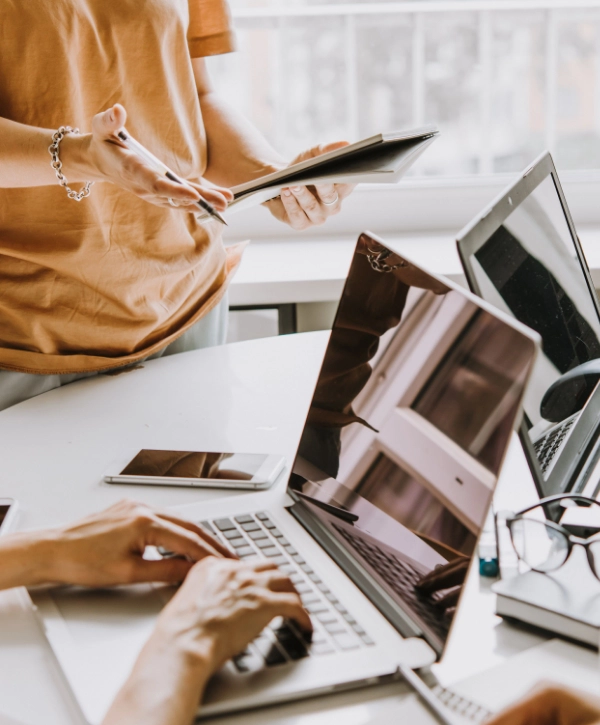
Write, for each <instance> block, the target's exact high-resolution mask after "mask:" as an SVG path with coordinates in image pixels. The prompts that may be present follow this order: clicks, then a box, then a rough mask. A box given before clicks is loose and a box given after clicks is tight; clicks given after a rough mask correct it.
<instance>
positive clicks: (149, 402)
mask: <svg viewBox="0 0 600 725" xmlns="http://www.w3.org/2000/svg"><path fill="white" fill-rule="evenodd" d="M327 339H328V333H327V332H317V333H306V334H301V335H290V336H284V337H277V338H266V339H263V340H253V341H250V342H244V343H237V344H234V345H227V346H223V347H220V348H211V349H205V350H200V351H197V352H190V353H185V354H182V355H174V356H171V357H167V358H163V359H160V360H154V361H151V362H146V363H144V364H143V366H142V367H141V368H140V369H136V370H133V371H131V372H128V373H122V374H120V375H101V376H98V377H96V378H91V379H88V380H83V381H79V382H76V383H73V384H71V385H68V386H65V387H63V388H60V389H58V390H54V391H52V392H50V393H46V394H44V395H41V396H39V397H37V398H34V399H32V400H29V401H26V402H24V403H21V404H20V405H17V406H14V407H13V408H9V409H8V410H5V411H3V412H2V413H0V441H1V443H0V481H1V485H0V496H9V497H13V498H16V499H17V500H18V501H19V504H20V507H21V512H20V516H19V519H18V521H17V528H19V529H21V530H23V529H32V528H41V527H49V526H53V525H57V524H59V523H63V522H67V521H72V520H74V519H76V518H78V517H81V516H83V515H86V514H88V513H90V512H92V511H96V510H99V509H101V508H104V507H106V506H108V505H110V504H111V503H113V502H115V501H117V500H119V499H121V498H123V497H124V496H127V497H132V498H137V499H139V500H141V501H144V502H146V503H149V504H152V505H156V506H174V505H178V504H184V503H190V502H199V501H202V500H208V499H212V498H216V497H218V496H220V497H224V496H227V495H231V494H229V493H227V492H223V491H214V490H212V491H210V490H199V489H190V488H174V487H153V486H114V485H109V484H105V483H103V481H102V475H103V472H104V471H105V469H106V467H107V466H108V465H109V463H110V461H111V460H112V459H113V458H115V457H116V456H117V455H118V454H119V451H122V450H124V449H131V448H136V449H137V448H139V449H141V448H144V447H149V448H170V447H173V448H175V449H182V450H186V449H188V450H202V449H206V450H232V451H240V452H257V453H281V454H283V455H284V456H285V457H286V460H287V462H288V466H289V465H290V464H291V462H292V461H293V458H294V455H295V451H296V446H297V444H298V441H299V438H300V435H301V433H302V427H303V424H304V418H305V415H306V412H307V410H308V406H309V404H310V400H311V397H312V392H313V387H314V385H315V382H316V378H317V375H318V371H319V368H320V364H321V360H322V355H323V352H324V349H325V345H326V342H327ZM505 471H508V473H507V474H506V480H507V481H508V480H509V479H510V481H512V480H513V479H514V478H515V475H516V476H517V478H518V477H519V476H521V477H522V476H527V475H528V472H527V471H526V469H525V466H524V461H523V460H521V458H519V451H518V446H517V447H516V448H513V450H512V454H511V457H510V458H509V461H508V468H505ZM503 478H504V476H503ZM286 480H287V476H281V477H280V478H279V480H278V483H277V486H278V487H279V490H280V493H281V494H283V492H284V489H285V483H286ZM501 483H502V482H501ZM237 495H245V496H252V495H254V494H252V493H245V494H240V493H239V492H238V494H237ZM541 641H542V640H541V639H540V638H539V637H537V636H535V635H530V634H525V633H523V632H521V631H518V630H515V629H513V628H511V627H510V626H508V625H506V624H504V623H501V622H500V620H498V618H496V617H494V615H493V596H492V595H491V594H490V593H489V591H487V589H486V585H485V584H483V585H480V583H479V578H478V577H477V576H472V577H471V579H470V581H469V583H468V587H467V593H466V597H465V598H464V604H463V606H462V607H461V616H460V617H459V618H458V621H457V622H456V624H455V627H454V630H453V634H452V637H451V641H450V644H449V647H448V650H447V655H446V656H445V658H444V662H443V663H442V664H441V665H438V666H436V667H437V668H438V672H439V675H440V676H441V679H442V681H443V682H444V684H445V683H446V682H451V681H452V680H457V679H460V678H462V677H465V676H468V675H470V674H473V673H474V672H476V671H478V670H481V669H483V668H484V667H489V666H492V665H494V664H496V663H498V662H500V661H502V660H503V659H505V658H506V657H507V656H508V655H510V654H512V653H515V652H518V651H521V650H523V649H526V648H528V647H531V646H533V645H535V644H538V643H539V642H541ZM401 693H402V687H401V686H400V685H392V686H386V687H385V688H371V689H369V690H361V691H358V692H356V693H352V694H343V695H336V696H332V697H327V698H323V697H321V698H318V699H316V700H311V701H306V702H302V703H292V704H289V705H286V706H284V707H278V708H270V709H268V710H263V711H257V712H254V713H249V714H245V715H243V716H238V717H232V718H227V719H220V720H219V722H220V723H222V724H223V725H225V723H227V722H235V723H239V724H240V725H241V723H244V725H252V723H256V724H257V725H258V724H259V723H260V724H261V725H262V724H263V723H265V722H267V721H270V722H277V723H285V724H286V725H292V723H293V724H294V725H300V721H302V725H321V723H323V724H324V723H325V722H327V723H328V724H329V723H331V722H342V721H343V722H344V723H345V725H363V723H366V722H367V721H368V720H369V719H370V718H371V717H373V716H374V715H375V714H377V713H378V712H381V710H382V708H385V707H388V706H389V705H390V703H393V702H394V701H396V700H397V698H398V697H399V694H401ZM2 715H5V716H9V717H11V718H14V719H15V720H16V721H18V722H21V723H23V724H27V725H40V724H41V723H44V724H45V725H54V724H55V723H56V725H59V724H60V725H70V724H71V723H79V722H81V716H80V715H79V713H78V710H77V708H76V707H75V705H74V703H73V700H72V697H71V695H70V693H69V691H68V689H67V687H66V685H65V684H64V682H63V681H62V680H61V675H60V670H59V668H58V667H57V665H56V663H55V662H54V660H53V658H52V654H51V651H50V650H49V648H48V646H47V644H46V641H45V638H44V636H43V633H42V631H41V629H40V627H39V625H38V623H37V619H36V618H35V616H34V613H33V612H32V610H31V607H30V604H29V599H28V597H27V595H26V593H25V592H24V591H23V590H12V591H9V592H4V593H1V594H0V723H2V722H3V720H2ZM332 718H333V720H332Z"/></svg>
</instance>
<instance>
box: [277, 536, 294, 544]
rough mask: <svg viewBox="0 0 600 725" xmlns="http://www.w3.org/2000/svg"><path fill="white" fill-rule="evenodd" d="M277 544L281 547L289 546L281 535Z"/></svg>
mask: <svg viewBox="0 0 600 725" xmlns="http://www.w3.org/2000/svg"><path fill="white" fill-rule="evenodd" d="M279 543H280V544H281V546H291V544H290V542H289V541H288V540H287V539H286V538H285V536H283V535H282V536H281V537H280V538H279Z"/></svg>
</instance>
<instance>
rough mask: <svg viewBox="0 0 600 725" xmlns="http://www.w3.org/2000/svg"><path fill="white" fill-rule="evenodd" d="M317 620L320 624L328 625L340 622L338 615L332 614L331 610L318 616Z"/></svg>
mask: <svg viewBox="0 0 600 725" xmlns="http://www.w3.org/2000/svg"><path fill="white" fill-rule="evenodd" d="M317 619H318V620H319V622H321V624H327V623H328V622H339V619H338V616H337V614H336V613H335V612H332V611H331V610H330V609H328V610H327V611H326V612H323V613H322V614H317ZM344 631H345V630H344Z"/></svg>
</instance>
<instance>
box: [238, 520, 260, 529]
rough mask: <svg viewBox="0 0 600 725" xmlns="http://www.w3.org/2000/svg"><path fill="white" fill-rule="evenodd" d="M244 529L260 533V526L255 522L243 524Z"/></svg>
mask: <svg viewBox="0 0 600 725" xmlns="http://www.w3.org/2000/svg"><path fill="white" fill-rule="evenodd" d="M242 529H244V531H260V526H259V525H258V524H257V523H256V522H255V521H250V523H247V524H242Z"/></svg>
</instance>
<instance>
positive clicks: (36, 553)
mask: <svg viewBox="0 0 600 725" xmlns="http://www.w3.org/2000/svg"><path fill="white" fill-rule="evenodd" d="M49 538H50V537H49V536H48V535H47V532H32V533H22V534H12V535H10V536H7V537H3V539H1V540H0V559H2V560H3V564H2V568H1V570H0V589H9V588H11V587H18V586H36V585H38V584H45V583H47V582H50V581H54V579H53V575H52V571H53V569H54V567H53V554H52V547H50V546H49V545H48V544H49Z"/></svg>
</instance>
